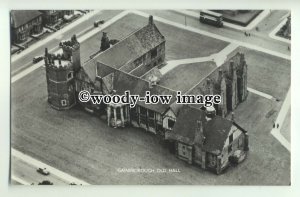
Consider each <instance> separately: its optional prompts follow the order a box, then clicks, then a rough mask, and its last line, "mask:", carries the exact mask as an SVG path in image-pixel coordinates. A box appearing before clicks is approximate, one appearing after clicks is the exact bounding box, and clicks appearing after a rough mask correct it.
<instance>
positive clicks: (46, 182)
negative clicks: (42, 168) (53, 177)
mask: <svg viewBox="0 0 300 197" xmlns="http://www.w3.org/2000/svg"><path fill="white" fill-rule="evenodd" d="M38 185H53V183H52V182H51V181H48V180H44V181H42V182H39V184H38Z"/></svg>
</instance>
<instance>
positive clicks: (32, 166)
mask: <svg viewBox="0 0 300 197" xmlns="http://www.w3.org/2000/svg"><path fill="white" fill-rule="evenodd" d="M11 155H12V172H11V173H12V180H14V181H16V182H18V183H20V184H22V185H31V184H35V185H37V184H38V183H39V182H42V181H43V180H49V181H51V182H52V183H53V184H54V185H69V184H70V183H75V184H77V185H89V183H87V182H85V181H83V180H80V179H77V178H75V177H73V176H71V175H69V174H66V173H64V172H62V171H60V170H57V169H56V168H53V167H52V166H50V165H48V164H45V163H43V162H40V161H38V160H36V159H34V158H32V157H30V156H28V155H25V154H24V153H21V152H20V151H18V150H16V149H14V148H12V149H11ZM38 168H46V170H47V171H48V172H49V173H50V174H49V175H47V176H45V175H42V174H40V173H38V172H37V171H36V170H37V169H38Z"/></svg>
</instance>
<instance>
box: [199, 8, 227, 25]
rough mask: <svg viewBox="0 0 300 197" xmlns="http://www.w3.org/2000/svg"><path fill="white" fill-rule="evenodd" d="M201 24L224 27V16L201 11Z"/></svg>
mask: <svg viewBox="0 0 300 197" xmlns="http://www.w3.org/2000/svg"><path fill="white" fill-rule="evenodd" d="M199 20H200V22H201V23H207V24H210V25H214V26H216V27H223V15H222V14H220V13H216V12H212V11H209V10H201V11H200V19H199Z"/></svg>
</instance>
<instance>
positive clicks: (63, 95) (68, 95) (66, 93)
mask: <svg viewBox="0 0 300 197" xmlns="http://www.w3.org/2000/svg"><path fill="white" fill-rule="evenodd" d="M44 61H45V65H46V79H47V89H48V102H49V104H50V105H51V106H52V107H53V108H55V109H58V110H62V109H69V108H70V107H72V106H74V105H75V104H76V99H75V88H74V66H73V62H72V61H71V60H66V59H65V58H64V57H63V55H62V54H50V53H48V49H47V48H46V49H45V58H44Z"/></svg>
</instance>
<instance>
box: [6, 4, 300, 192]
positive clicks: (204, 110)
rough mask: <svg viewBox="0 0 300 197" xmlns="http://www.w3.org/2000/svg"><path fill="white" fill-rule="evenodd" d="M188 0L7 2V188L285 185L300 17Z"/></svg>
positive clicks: (287, 10) (285, 9) (285, 10)
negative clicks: (171, 1) (181, 3)
mask: <svg viewBox="0 0 300 197" xmlns="http://www.w3.org/2000/svg"><path fill="white" fill-rule="evenodd" d="M282 4H284V3H282ZM196 5H198V6H193V7H188V6H187V8H185V7H182V8H177V7H174V8H173V7H172V6H170V8H167V7H166V6H162V7H161V8H160V9H157V8H156V7H154V8H151V7H149V9H148V8H144V7H143V8H139V7H137V8H134V6H124V4H121V5H119V6H115V7H105V6H103V8H102V7H101V6H100V5H99V6H98V7H95V6H89V5H86V6H82V8H79V9H78V7H76V6H75V7H76V8H75V7H74V6H72V5H70V6H69V7H66V6H62V8H61V9H60V8H59V9H58V8H57V6H53V8H52V7H48V8H46V9H45V7H44V6H40V7H41V8H39V6H38V5H36V6H35V7H34V8H32V9H29V8H28V6H23V7H22V5H20V6H18V7H16V8H14V7H11V8H9V9H8V10H7V13H6V15H7V17H8V18H9V21H7V22H6V23H5V24H6V26H7V28H6V29H7V30H8V32H7V34H8V35H9V38H6V39H7V42H9V45H10V49H9V50H10V51H9V52H8V51H6V52H7V54H9V57H8V58H9V60H8V61H9V62H10V64H9V65H3V66H4V67H7V68H6V69H9V77H10V78H9V83H7V85H8V88H9V89H8V91H9V94H8V95H7V96H6V97H8V98H6V99H8V102H9V103H8V104H7V108H8V110H9V111H8V114H7V115H6V116H7V117H8V119H9V123H8V125H9V131H7V134H6V135H8V136H9V137H8V141H6V144H7V145H8V147H7V150H8V153H6V154H8V156H7V157H6V158H7V159H6V160H7V161H6V165H7V166H8V170H6V171H7V172H6V173H7V177H6V180H7V184H8V186H9V188H10V189H14V188H23V187H24V186H27V187H26V188H30V190H32V192H33V191H34V190H36V189H37V188H38V187H39V188H44V187H46V186H45V185H51V187H50V186H47V187H46V188H44V189H45V190H44V191H46V189H47V188H49V189H50V188H53V187H54V188H55V187H56V186H65V187H70V186H73V187H72V188H74V187H75V186H77V187H76V188H82V190H83V191H84V188H86V186H89V185H94V186H116V187H117V186H123V187H124V186H125V187H128V186H135V187H142V186H165V187H166V186H172V187H181V186H193V187H192V188H193V189H195V190H196V189H197V188H196V187H200V188H202V187H207V186H222V187H224V186H233V187H239V186H264V187H265V186H267V187H269V186H272V187H274V186H281V187H280V188H283V190H284V189H285V188H287V189H288V190H289V188H291V186H293V177H294V178H295V176H296V174H293V169H292V168H297V166H294V164H293V158H292V157H294V158H295V157H297V156H296V155H294V154H296V152H294V150H295V149H294V147H293V146H294V143H295V144H297V143H298V142H297V139H296V138H295V137H294V134H293V132H297V130H299V129H298V128H297V127H296V126H293V124H294V120H295V119H296V115H295V116H294V112H295V111H299V106H296V107H292V106H294V104H292V100H293V102H295V100H296V99H294V98H293V99H292V98H291V97H292V95H293V97H294V94H296V92H297V87H295V85H294V84H292V81H293V80H294V77H292V75H293V74H295V72H296V71H295V72H294V71H293V70H294V69H295V67H297V64H296V65H295V62H297V63H299V61H298V60H296V61H294V60H293V63H292V56H296V58H297V52H296V51H293V50H294V48H293V47H294V43H295V42H294V37H296V36H297V34H294V33H293V35H292V32H294V30H293V29H294V28H296V27H295V26H296V25H295V24H297V22H295V21H296V20H298V19H299V18H296V17H294V13H295V12H294V10H293V8H292V7H291V6H282V7H280V6H278V5H277V4H276V5H275V8H274V7H272V6H271V5H270V7H269V8H266V6H265V4H264V6H261V7H254V8H253V7H249V8H248V9H247V6H246V7H241V8H235V7H232V8H228V6H211V7H209V6H204V5H202V6H201V4H200V3H199V4H196ZM157 6H158V4H157ZM6 9H7V8H6ZM295 15H296V14H295ZM298 35H299V34H298ZM292 37H293V39H292ZM8 39H9V40H8ZM292 40H293V41H292ZM295 40H296V39H295ZM5 50H8V49H5ZM298 73H299V72H298ZM7 74H8V73H7ZM298 76H299V74H298ZM292 79H293V80H292ZM3 83H6V82H3ZM293 83H294V82H293ZM292 86H293V88H292ZM291 88H292V89H291ZM297 94H298V93H297ZM298 96H299V95H298ZM292 108H293V109H292ZM293 110H295V111H293ZM292 139H293V140H292ZM282 186H283V187H282ZM274 188H277V187H274ZM211 189H213V188H211ZM269 189H271V188H269ZM100 190H101V189H100ZM100 190H99V191H100ZM293 194H295V192H293ZM119 195H122V194H119ZM119 195H118V196H119ZM198 195H199V194H198ZM100 196H101V195H100ZM181 196H182V195H181ZM183 196H184V195H183ZM287 196H290V195H289V194H288V193H287Z"/></svg>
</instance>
